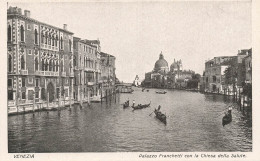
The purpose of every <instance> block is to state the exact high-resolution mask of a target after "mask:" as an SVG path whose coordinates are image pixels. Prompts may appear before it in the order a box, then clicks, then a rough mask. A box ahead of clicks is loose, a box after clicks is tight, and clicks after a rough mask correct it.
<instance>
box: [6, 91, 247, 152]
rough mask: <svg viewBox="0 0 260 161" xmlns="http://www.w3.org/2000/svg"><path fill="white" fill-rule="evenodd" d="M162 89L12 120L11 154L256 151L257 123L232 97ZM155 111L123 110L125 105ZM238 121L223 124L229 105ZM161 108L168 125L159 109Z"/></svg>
mask: <svg viewBox="0 0 260 161" xmlns="http://www.w3.org/2000/svg"><path fill="white" fill-rule="evenodd" d="M155 91H156V89H150V90H149V92H142V91H141V89H140V88H135V91H134V92H133V94H119V95H117V96H116V97H112V98H111V99H108V101H107V102H106V101H104V102H103V103H102V104H101V103H92V104H91V106H88V105H84V108H82V109H80V108H79V107H77V106H75V107H73V108H72V110H71V111H68V110H62V111H61V112H60V113H58V111H52V112H49V113H48V114H47V112H36V113H35V114H34V115H33V114H25V115H16V116H10V117H8V150H9V152H138V151H139V152H194V151H196V152H199V151H205V152H224V151H225V152H226V151H242V152H246V151H252V119H250V118H249V117H248V116H246V115H244V114H243V113H242V112H241V111H240V110H239V108H238V106H237V105H236V104H233V103H232V98H228V97H225V96H221V95H211V94H206V95H205V94H201V93H196V92H188V91H181V90H166V91H167V93H166V94H156V93H155ZM128 98H129V100H130V102H132V100H135V102H136V104H138V103H142V104H144V103H149V102H150V101H151V107H148V108H145V109H142V110H135V111H132V109H131V108H130V107H129V108H126V109H123V107H122V103H123V102H124V101H126V100H127V99H128ZM232 104H233V105H234V109H233V110H232V114H233V121H232V122H231V123H230V124H228V125H226V126H225V127H223V126H222V117H223V115H224V111H225V109H226V108H227V106H229V105H232ZM159 105H161V106H162V107H161V111H162V112H163V113H166V115H167V116H168V117H167V125H164V124H163V123H162V122H160V121H159V120H158V119H156V118H155V116H154V114H152V115H150V116H149V114H151V113H152V112H153V110H154V109H155V108H156V107H158V106H159Z"/></svg>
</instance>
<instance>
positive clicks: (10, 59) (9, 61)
mask: <svg viewBox="0 0 260 161" xmlns="http://www.w3.org/2000/svg"><path fill="white" fill-rule="evenodd" d="M12 65H13V63H12V56H11V55H9V57H8V72H12Z"/></svg>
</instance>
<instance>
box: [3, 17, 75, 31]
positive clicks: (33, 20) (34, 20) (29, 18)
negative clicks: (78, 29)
mask: <svg viewBox="0 0 260 161" xmlns="http://www.w3.org/2000/svg"><path fill="white" fill-rule="evenodd" d="M11 16H14V17H19V18H24V19H26V20H29V21H32V22H36V23H39V24H42V25H46V26H49V27H52V28H55V29H57V30H60V31H63V32H67V33H70V34H74V33H73V32H71V31H68V30H64V29H62V28H59V27H56V26H52V25H50V24H47V23H44V22H41V21H38V20H36V19H33V18H31V17H27V16H24V15H20V14H13V13H8V14H7V19H8V17H11Z"/></svg>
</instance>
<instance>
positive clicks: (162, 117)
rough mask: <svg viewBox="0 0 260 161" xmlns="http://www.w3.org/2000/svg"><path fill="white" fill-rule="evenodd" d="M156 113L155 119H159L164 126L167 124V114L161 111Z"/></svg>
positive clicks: (155, 111)
mask: <svg viewBox="0 0 260 161" xmlns="http://www.w3.org/2000/svg"><path fill="white" fill-rule="evenodd" d="M154 113H155V115H156V116H155V117H156V118H157V119H159V120H160V121H161V122H163V123H164V124H166V115H165V114H163V113H162V112H161V111H159V110H156V109H155V110H154Z"/></svg>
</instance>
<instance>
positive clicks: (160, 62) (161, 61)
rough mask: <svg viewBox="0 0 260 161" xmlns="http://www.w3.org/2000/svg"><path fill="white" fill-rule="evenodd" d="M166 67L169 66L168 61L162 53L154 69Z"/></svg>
mask: <svg viewBox="0 0 260 161" xmlns="http://www.w3.org/2000/svg"><path fill="white" fill-rule="evenodd" d="M165 68H168V62H167V61H166V60H165V59H164V57H163V55H162V54H160V57H159V60H157V61H156V62H155V64H154V70H155V71H158V70H161V69H165Z"/></svg>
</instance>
